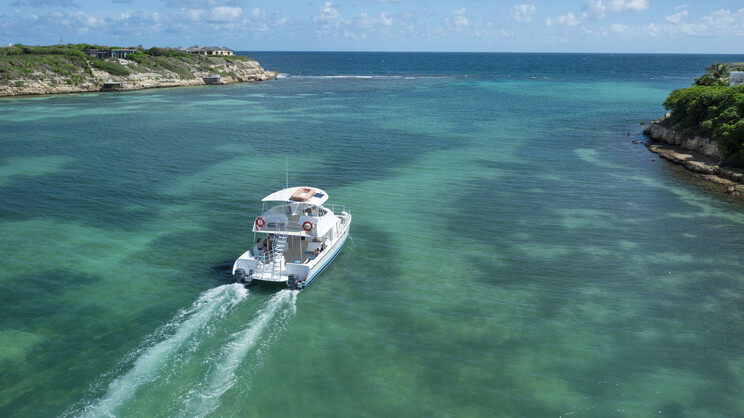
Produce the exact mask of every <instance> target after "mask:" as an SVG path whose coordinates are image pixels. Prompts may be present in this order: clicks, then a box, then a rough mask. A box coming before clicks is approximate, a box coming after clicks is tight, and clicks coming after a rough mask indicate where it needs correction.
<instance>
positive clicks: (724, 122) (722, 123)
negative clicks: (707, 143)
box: [664, 63, 744, 167]
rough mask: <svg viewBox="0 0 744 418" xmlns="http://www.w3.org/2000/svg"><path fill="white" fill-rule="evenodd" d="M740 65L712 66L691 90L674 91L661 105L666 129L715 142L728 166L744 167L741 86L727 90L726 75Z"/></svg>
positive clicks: (743, 120) (743, 91) (742, 97)
mask: <svg viewBox="0 0 744 418" xmlns="http://www.w3.org/2000/svg"><path fill="white" fill-rule="evenodd" d="M739 68H742V64H722V63H715V64H713V65H712V66H710V67H708V72H707V73H706V74H705V75H703V76H701V77H700V78H698V79H697V80H695V83H694V84H693V86H692V87H689V88H686V89H679V90H675V91H673V92H672V93H671V94H670V95H669V97H668V98H667V99H666V100H665V101H664V107H666V108H667V109H669V110H671V117H670V118H669V119H667V121H666V125H667V126H669V127H674V128H675V129H676V130H678V131H679V132H681V133H682V134H683V135H686V136H688V137H690V136H695V135H698V136H704V137H708V138H712V139H714V140H715V141H717V142H718V148H719V150H720V151H721V155H723V157H724V158H725V159H726V161H727V163H728V164H731V165H736V166H740V167H742V166H744V118H743V117H742V116H744V85H739V86H732V87H728V84H729V80H728V74H729V71H731V70H739Z"/></svg>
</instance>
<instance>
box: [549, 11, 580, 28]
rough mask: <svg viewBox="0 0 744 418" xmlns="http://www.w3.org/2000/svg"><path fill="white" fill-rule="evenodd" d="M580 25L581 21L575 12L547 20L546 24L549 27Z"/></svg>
mask: <svg viewBox="0 0 744 418" xmlns="http://www.w3.org/2000/svg"><path fill="white" fill-rule="evenodd" d="M580 23H581V19H579V18H577V17H576V16H575V15H574V14H573V12H568V13H566V14H559V15H555V16H553V17H548V18H546V19H545V24H546V25H548V26H577V25H579V24H580Z"/></svg>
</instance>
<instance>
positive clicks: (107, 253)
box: [0, 53, 744, 416]
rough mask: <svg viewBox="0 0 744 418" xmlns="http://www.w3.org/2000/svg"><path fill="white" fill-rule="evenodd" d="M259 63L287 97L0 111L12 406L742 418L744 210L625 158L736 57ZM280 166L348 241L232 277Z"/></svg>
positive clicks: (142, 98) (140, 99)
mask: <svg viewBox="0 0 744 418" xmlns="http://www.w3.org/2000/svg"><path fill="white" fill-rule="evenodd" d="M251 56H253V57H254V58H256V59H258V60H259V61H260V62H261V63H262V64H263V65H264V67H266V68H268V69H274V70H279V71H281V72H282V73H283V74H284V75H283V76H282V77H283V78H280V79H278V80H274V81H270V82H265V83H260V84H252V85H247V84H246V85H230V86H218V87H215V86H210V87H193V88H177V89H163V90H153V91H140V92H130V93H122V94H119V93H117V94H84V95H69V96H54V97H36V98H21V99H4V100H0V132H2V135H1V136H0V192H1V194H2V200H0V237H2V240H0V317H2V326H1V327H0V375H1V376H3V378H2V379H1V380H0V415H2V416H59V415H63V416H107V415H114V416H348V415H368V416H385V415H390V416H411V415H418V416H564V415H569V414H573V415H576V416H609V415H613V416H614V415H617V416H648V415H652V414H653V415H655V416H736V415H740V414H741V411H742V410H744V400H743V399H744V394H743V393H742V392H743V387H744V345H743V344H742V335H743V334H744V325H743V324H744V321H743V319H744V318H743V316H744V274H743V273H742V271H744V270H743V267H744V266H743V265H742V264H743V263H742V260H741V257H740V255H741V253H742V250H743V249H744V241H742V238H741V237H742V236H744V211H743V210H742V209H744V207H742V205H741V204H740V203H738V202H737V201H733V200H729V199H727V198H726V197H724V196H722V195H719V194H717V193H715V192H712V191H709V190H708V189H706V188H705V187H703V186H700V185H697V184H694V183H693V182H690V181H689V180H690V178H689V176H687V175H686V174H685V173H684V172H682V171H681V170H679V169H678V168H676V167H673V166H670V165H669V164H667V163H666V162H664V161H660V160H658V158H656V157H655V156H654V155H652V154H650V153H649V152H648V151H647V150H646V149H645V148H644V147H643V146H641V145H636V144H633V143H632V141H633V140H642V139H643V137H642V135H641V133H640V131H641V128H642V126H641V125H640V124H639V122H641V121H649V120H651V119H655V118H657V117H659V116H660V115H662V114H663V112H664V109H663V107H662V106H661V103H662V102H663V100H664V98H665V97H666V96H667V94H668V93H669V92H670V91H671V90H672V89H674V88H680V87H685V86H687V85H689V84H690V83H691V82H692V79H693V78H694V77H696V76H698V75H699V74H701V73H702V71H703V69H704V67H705V66H706V65H709V64H710V63H712V62H713V61H716V60H724V61H742V60H744V57H719V56H674V55H667V56H651V55H551V54H543V55H541V54H372V53H367V54H354V53H252V54H251ZM628 134H630V136H628ZM285 160H286V161H287V162H288V165H289V167H290V169H289V182H290V184H296V185H305V184H307V185H315V186H318V187H321V188H323V189H325V190H326V191H328V192H329V194H330V201H329V203H341V204H346V205H347V206H351V208H352V213H353V215H354V222H353V225H352V230H351V237H350V240H349V241H348V242H347V245H346V247H345V248H344V250H343V251H342V253H341V254H340V255H339V257H337V259H336V260H335V261H334V262H333V264H332V265H331V266H330V267H329V268H328V269H326V271H324V272H323V274H322V275H321V276H320V277H319V278H318V280H315V281H314V282H313V284H312V285H311V286H310V287H308V288H307V289H306V290H304V291H302V292H301V293H299V294H297V293H293V292H291V291H289V290H286V289H282V288H281V287H272V286H267V285H251V286H249V287H248V288H247V289H246V288H243V287H241V286H239V285H235V284H231V282H230V268H231V266H232V262H233V261H234V259H235V258H236V257H238V256H239V255H240V254H241V253H242V252H243V251H245V250H246V249H247V248H248V246H249V245H250V241H251V238H252V234H251V233H250V227H251V222H252V221H253V219H254V216H255V215H256V214H257V213H258V212H259V211H260V208H261V206H260V199H261V198H262V197H263V196H265V195H267V194H269V193H270V192H272V191H274V190H277V189H280V188H282V187H283V186H284V176H285Z"/></svg>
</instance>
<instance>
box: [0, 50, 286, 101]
mask: <svg viewBox="0 0 744 418" xmlns="http://www.w3.org/2000/svg"><path fill="white" fill-rule="evenodd" d="M112 60H114V61H116V62H118V63H119V64H121V65H122V66H124V67H126V68H127V69H129V70H130V74H129V75H127V76H115V75H112V74H109V73H107V72H105V71H101V70H99V69H97V68H91V72H92V74H89V73H86V72H84V71H82V70H80V71H78V72H76V73H74V74H73V75H72V76H63V75H60V74H55V73H50V72H45V73H40V72H39V71H35V72H33V73H30V74H24V75H23V77H22V78H19V79H14V80H10V82H8V83H3V84H0V96H23V95H37V94H56V93H79V92H90V91H99V90H101V88H102V87H103V85H104V83H106V82H117V83H121V84H120V85H119V86H120V87H118V88H117V90H140V89H147V88H157V87H178V86H195V85H204V84H205V82H204V80H203V79H202V77H204V76H208V75H211V74H215V73H218V74H220V75H221V79H220V81H221V83H223V84H230V83H246V82H256V81H264V80H269V79H272V78H275V77H276V76H277V74H278V73H277V72H275V71H266V70H264V69H263V68H262V67H261V65H260V64H259V63H258V62H256V61H243V60H240V61H228V60H220V59H214V60H211V61H210V63H209V64H210V67H211V68H210V70H205V69H204V68H203V67H199V66H196V65H194V66H193V67H192V68H189V70H188V72H186V73H184V72H183V71H181V73H180V74H179V73H176V72H174V71H170V70H168V69H166V68H162V67H159V68H151V67H147V66H144V65H139V64H138V63H136V62H134V61H130V60H126V59H120V60H116V59H112Z"/></svg>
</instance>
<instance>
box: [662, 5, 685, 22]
mask: <svg viewBox="0 0 744 418" xmlns="http://www.w3.org/2000/svg"><path fill="white" fill-rule="evenodd" d="M678 9H679V7H678V8H677V9H676V10H678ZM685 16H687V8H686V7H683V8H682V9H681V10H680V11H679V12H677V13H675V14H673V15H671V16H667V17H666V21H667V22H669V23H672V24H677V23H680V22H681V21H682V20H684V18H685Z"/></svg>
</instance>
